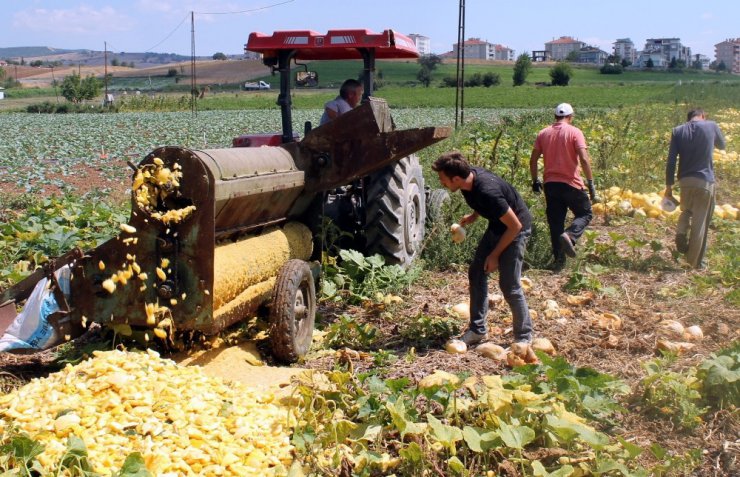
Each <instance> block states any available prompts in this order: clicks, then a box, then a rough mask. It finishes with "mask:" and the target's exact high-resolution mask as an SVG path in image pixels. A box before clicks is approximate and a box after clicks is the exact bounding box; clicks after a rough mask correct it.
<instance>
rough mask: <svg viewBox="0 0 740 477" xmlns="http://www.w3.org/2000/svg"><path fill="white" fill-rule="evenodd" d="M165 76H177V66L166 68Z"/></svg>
mask: <svg viewBox="0 0 740 477" xmlns="http://www.w3.org/2000/svg"><path fill="white" fill-rule="evenodd" d="M167 76H168V77H170V78H172V77H174V76H177V68H170V69H168V70H167Z"/></svg>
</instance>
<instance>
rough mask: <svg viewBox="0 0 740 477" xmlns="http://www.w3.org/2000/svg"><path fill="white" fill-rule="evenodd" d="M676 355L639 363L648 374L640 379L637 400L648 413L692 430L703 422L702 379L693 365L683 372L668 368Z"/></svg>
mask: <svg viewBox="0 0 740 477" xmlns="http://www.w3.org/2000/svg"><path fill="white" fill-rule="evenodd" d="M675 360H676V358H675V356H672V355H666V356H664V357H663V358H656V359H653V360H651V361H647V362H645V363H642V367H643V369H644V370H645V372H646V373H647V375H646V376H645V377H644V378H643V379H642V380H641V381H640V384H639V388H640V389H641V396H640V402H641V403H642V406H643V412H645V413H646V414H647V415H649V416H653V417H658V418H661V419H666V420H669V421H671V422H672V423H673V424H675V425H677V426H679V427H681V428H682V429H686V430H691V429H694V428H696V427H697V426H698V425H700V424H701V423H702V419H701V416H702V415H703V414H704V412H705V411H706V408H703V407H701V406H700V404H701V394H700V390H701V385H702V383H701V381H700V380H699V379H698V378H697V377H696V370H695V369H694V368H692V369H689V370H687V371H686V372H684V373H679V372H676V371H671V370H670V366H671V365H672V364H673V363H674V362H675Z"/></svg>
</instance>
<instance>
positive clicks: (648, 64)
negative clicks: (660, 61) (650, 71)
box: [645, 58, 655, 68]
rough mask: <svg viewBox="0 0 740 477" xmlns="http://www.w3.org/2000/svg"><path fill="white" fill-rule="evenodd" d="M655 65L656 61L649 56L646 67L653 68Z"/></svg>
mask: <svg viewBox="0 0 740 477" xmlns="http://www.w3.org/2000/svg"><path fill="white" fill-rule="evenodd" d="M653 66H655V62H654V61H653V59H652V58H648V60H647V61H646V62H645V68H652V67H653Z"/></svg>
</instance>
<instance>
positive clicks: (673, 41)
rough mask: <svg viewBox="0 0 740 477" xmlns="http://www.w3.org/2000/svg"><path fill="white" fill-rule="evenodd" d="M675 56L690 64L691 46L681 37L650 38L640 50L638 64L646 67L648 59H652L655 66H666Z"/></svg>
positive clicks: (687, 64)
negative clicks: (683, 43) (682, 42)
mask: <svg viewBox="0 0 740 477" xmlns="http://www.w3.org/2000/svg"><path fill="white" fill-rule="evenodd" d="M674 58H675V59H676V60H678V61H684V62H685V63H686V66H690V65H691V48H689V47H688V46H684V45H682V44H681V39H680V38H649V39H647V40H645V48H644V49H643V50H642V51H641V52H640V56H639V57H638V58H637V62H636V66H640V67H643V68H644V67H645V66H647V63H648V59H652V60H653V66H654V67H655V68H666V67H668V65H670V64H671V61H672V60H673V59H674Z"/></svg>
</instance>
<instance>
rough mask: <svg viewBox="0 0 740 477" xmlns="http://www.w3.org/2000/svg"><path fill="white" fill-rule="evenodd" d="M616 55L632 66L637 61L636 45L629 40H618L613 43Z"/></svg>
mask: <svg viewBox="0 0 740 477" xmlns="http://www.w3.org/2000/svg"><path fill="white" fill-rule="evenodd" d="M613 45H614V54H615V55H616V56H618V57H619V58H621V59H622V60H627V61H629V62H630V63H631V64H634V63H635V61H637V50H635V44H634V43H632V40H630V39H629V38H618V39H617V41H615V42H614V43H613Z"/></svg>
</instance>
